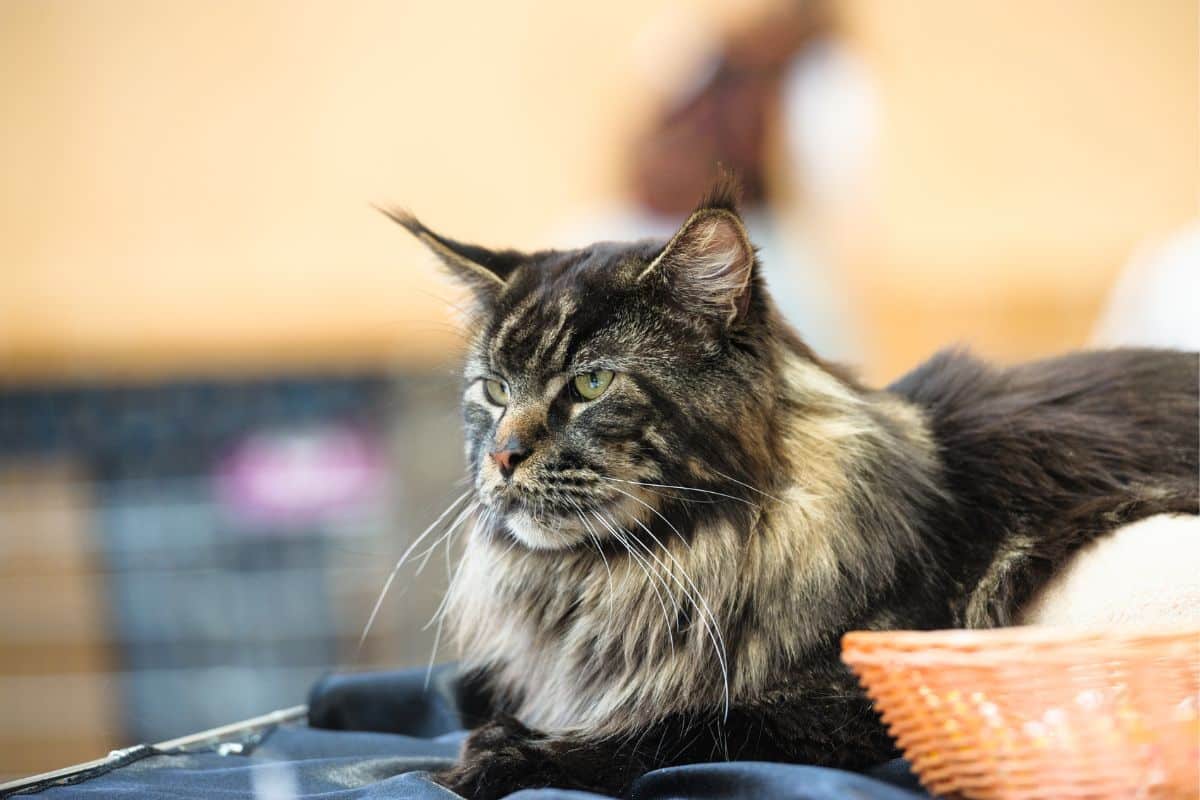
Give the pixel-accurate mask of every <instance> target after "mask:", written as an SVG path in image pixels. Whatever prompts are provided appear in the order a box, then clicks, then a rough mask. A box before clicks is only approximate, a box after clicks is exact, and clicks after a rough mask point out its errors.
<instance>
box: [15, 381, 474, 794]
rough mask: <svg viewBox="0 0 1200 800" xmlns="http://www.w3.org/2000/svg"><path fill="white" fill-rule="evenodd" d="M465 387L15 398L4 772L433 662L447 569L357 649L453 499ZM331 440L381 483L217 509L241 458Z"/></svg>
mask: <svg viewBox="0 0 1200 800" xmlns="http://www.w3.org/2000/svg"><path fill="white" fill-rule="evenodd" d="M455 393H456V392H455V389H454V381H453V380H452V379H447V378H445V377H441V376H432V377H431V376H428V375H416V376H408V377H405V378H401V379H396V378H395V377H393V376H389V375H386V374H383V373H378V374H355V375H326V376H322V375H315V376H303V377H284V378H263V379H240V380H233V381H222V380H195V381H178V382H164V383H157V384H145V385H128V384H123V385H112V386H105V385H87V386H73V387H71V386H48V387H31V386H24V387H6V388H3V389H0V709H3V710H2V711H0V754H5V755H0V775H5V774H8V775H12V774H21V773H27V772H31V771H35V770H37V769H43V768H49V767H54V766H61V765H62V764H63V763H66V762H67V761H72V760H82V759H83V758H90V757H93V756H95V755H97V752H95V751H96V750H97V749H98V748H101V747H109V746H113V747H115V746H122V745H125V744H128V743H131V742H136V741H154V740H158V739H163V738H168V737H172V736H176V735H180V734H183V733H187V732H191V731H195V730H199V729H202V728H206V727H211V726H214V725H218V724H223V723H226V722H229V721H231V720H235V719H239V718H244V717H247V716H250V715H253V714H257V713H261V712H264V711H268V710H271V709H274V708H280V707H284V706H290V705H294V704H296V703H299V702H303V700H304V698H305V694H306V692H307V689H308V687H309V686H310V685H311V683H312V681H313V680H314V679H316V678H317V677H319V676H320V675H321V674H323V673H324V672H326V671H328V670H330V669H332V668H337V667H339V666H347V665H353V664H355V663H357V664H359V665H363V666H367V665H381V664H392V663H405V662H407V663H419V662H423V661H424V660H425V659H426V658H427V657H428V652H429V651H428V646H427V642H426V640H427V638H428V637H427V635H426V634H425V633H424V632H422V631H421V626H422V625H423V624H424V622H425V621H426V620H427V619H428V616H429V614H430V613H431V610H432V608H433V606H435V605H436V599H437V594H438V591H437V583H438V581H440V580H443V578H442V577H441V576H440V575H438V574H437V573H438V572H439V570H430V571H429V572H428V573H427V574H426V575H425V576H423V577H422V578H421V579H420V581H419V582H417V584H416V585H417V586H418V589H417V590H416V591H412V592H410V593H409V594H408V596H407V598H406V599H405V600H404V601H402V603H398V604H394V605H391V606H389V607H388V609H387V610H386V612H385V614H383V615H381V619H380V623H379V626H378V631H377V633H376V634H374V635H373V636H372V639H371V640H370V642H369V644H368V647H367V648H366V649H365V651H364V653H362V654H361V655H360V656H359V657H357V658H356V652H355V648H356V644H357V637H358V634H359V631H360V626H361V625H362V623H363V622H364V621H365V619H366V615H367V612H368V611H369V608H370V604H371V603H372V602H373V600H374V594H375V592H376V591H377V590H378V588H379V586H380V585H381V584H382V581H383V577H384V576H385V575H386V572H387V571H388V568H389V567H390V564H391V561H392V560H393V559H394V558H395V556H396V555H397V554H398V551H399V550H400V549H402V546H403V545H404V544H405V542H406V541H407V539H408V537H410V536H411V535H412V534H413V532H414V528H413V526H416V525H420V527H417V528H415V530H420V529H421V528H422V527H424V524H423V523H425V522H426V521H427V520H428V519H432V517H433V516H436V513H435V512H436V511H437V510H438V506H437V501H440V500H441V498H442V497H443V496H446V497H448V496H450V495H449V492H450V490H451V489H452V488H453V487H452V485H451V484H452V479H453V477H454V476H455V475H456V473H457V472H458V471H459V470H460V467H459V464H460V458H461V456H460V455H459V450H460V448H459V447H458V446H457V444H452V443H453V442H454V437H455V436H456V431H457V422H456V417H457V412H456V409H455V402H454V395H455ZM330 429H336V430H342V431H346V430H349V431H352V432H354V434H355V435H357V436H360V437H361V438H362V440H363V441H365V442H368V443H370V444H371V445H372V446H374V447H376V448H378V450H379V452H380V453H383V454H384V456H385V461H384V462H383V464H382V467H383V472H385V473H386V474H385V476H384V478H385V479H384V481H383V482H382V485H381V487H380V489H379V491H377V492H375V493H373V494H371V495H370V496H367V497H362V498H358V499H357V500H356V501H355V503H354V504H353V505H351V506H350V507H345V508H339V509H337V510H336V513H330V514H325V515H317V516H315V517H314V516H312V515H309V516H307V517H302V518H286V517H285V518H270V517H268V518H265V519H253V518H250V519H248V518H245V517H244V516H243V515H239V514H238V513H236V509H234V510H232V511H231V509H230V507H229V502H228V500H227V499H222V498H221V497H220V496H219V488H218V486H219V481H218V479H217V477H218V476H217V475H216V473H217V471H218V470H219V469H221V468H222V467H221V465H222V463H223V462H227V460H228V457H229V455H230V453H231V452H232V451H235V450H236V448H237V447H238V446H239V445H241V444H244V443H245V442H246V441H248V440H250V439H252V438H253V437H255V436H260V435H264V434H265V435H284V436H291V437H293V438H294V439H297V440H299V441H304V437H305V436H307V435H310V434H313V433H314V432H315V433H316V434H317V435H319V434H320V433H321V432H322V431H328V430H330ZM397 451H399V452H400V453H402V454H407V456H408V457H400V458H396V453H397ZM416 451H421V454H420V457H419V458H418V459H416V460H414V459H413V458H412V457H411V455H412V454H413V453H414V452H416ZM407 588H408V589H411V588H412V586H411V585H410V586H409V587H407ZM398 597H399V595H397V597H396V599H398ZM6 706H7V708H6Z"/></svg>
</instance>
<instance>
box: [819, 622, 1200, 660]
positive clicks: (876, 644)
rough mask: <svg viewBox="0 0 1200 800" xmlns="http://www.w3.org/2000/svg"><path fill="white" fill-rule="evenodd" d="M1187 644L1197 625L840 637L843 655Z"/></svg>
mask: <svg viewBox="0 0 1200 800" xmlns="http://www.w3.org/2000/svg"><path fill="white" fill-rule="evenodd" d="M1189 642H1190V643H1191V644H1194V645H1195V646H1197V647H1200V626H1191V625H1189V626H1175V627H1158V628H1151V629H1142V628H1109V629H1086V628H1080V629H1076V628H1055V627H1050V626H1040V625H1026V626H1019V627H1011V628H987V629H973V630H964V629H943V630H930V631H918V630H894V631H850V632H848V633H846V634H844V635H843V636H842V642H841V645H842V652H843V654H845V653H848V652H851V651H853V652H864V651H866V652H871V651H876V652H877V651H881V650H903V651H927V652H928V651H945V652H951V653H953V652H960V651H961V652H985V651H986V652H990V653H997V652H1002V651H1003V649H1005V648H1014V649H1019V650H1021V651H1025V649H1026V648H1029V647H1036V648H1037V649H1038V651H1039V652H1042V653H1047V652H1052V651H1053V650H1055V649H1057V648H1062V649H1064V650H1065V649H1069V650H1072V651H1075V650H1077V649H1078V648H1079V647H1080V646H1085V647H1089V648H1091V649H1094V650H1098V651H1099V650H1103V649H1105V648H1108V647H1118V648H1126V647H1129V646H1131V645H1142V646H1171V645H1183V644H1187V643H1189Z"/></svg>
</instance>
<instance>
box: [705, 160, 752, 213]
mask: <svg viewBox="0 0 1200 800" xmlns="http://www.w3.org/2000/svg"><path fill="white" fill-rule="evenodd" d="M741 200H742V183H741V181H739V180H738V177H737V175H736V174H735V173H734V172H732V171H731V170H728V169H725V168H724V167H722V168H721V169H720V170H719V171H718V172H717V177H716V178H715V179H714V180H713V185H712V186H710V187H709V189H708V191H707V192H706V193H705V194H704V197H703V199H701V200H700V205H698V206H696V210H697V211H703V210H704V209H706V208H709V209H720V210H722V211H728V212H729V213H731V214H738V205H739V204H740V203H741Z"/></svg>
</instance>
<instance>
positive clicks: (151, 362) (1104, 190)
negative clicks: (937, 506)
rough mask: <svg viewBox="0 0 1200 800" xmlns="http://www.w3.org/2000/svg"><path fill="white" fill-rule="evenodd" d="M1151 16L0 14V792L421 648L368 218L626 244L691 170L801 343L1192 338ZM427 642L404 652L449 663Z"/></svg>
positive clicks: (531, 5)
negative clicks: (403, 559)
mask: <svg viewBox="0 0 1200 800" xmlns="http://www.w3.org/2000/svg"><path fill="white" fill-rule="evenodd" d="M1197 26H1198V18H1197V4H1196V3H1195V2H1194V0H1153V1H1152V2H1144V3H1133V2H1128V0H1056V2H1053V3H1044V2H1038V0H1014V1H1013V2H1005V3H996V2H983V1H982V0H980V1H979V2H975V1H972V2H963V0H916V1H915V2H910V3H894V2H885V0H842V1H841V2H836V1H835V2H828V3H818V2H807V3H799V2H791V3H788V2H780V1H778V0H772V1H771V2H765V1H763V0H755V1H754V2H736V3H734V2H717V0H609V2H606V3H602V4H587V5H583V4H575V3H554V2H547V1H542V0H509V2H505V3H415V2H406V1H401V0H395V1H392V2H382V1H379V2H374V1H372V2H364V1H361V0H360V1H357V2H353V3H337V2H332V0H326V1H325V2H292V1H291V0H253V1H251V2H236V3H235V2H218V3H210V2H200V0H170V1H169V2H137V1H135V0H103V2H101V0H74V1H73V2H69V1H68V0H49V1H48V2H47V1H45V0H5V2H3V3H0V97H3V98H4V104H3V112H2V113H3V116H2V118H0V122H2V124H0V175H2V176H3V179H2V180H0V780H2V779H3V778H4V777H6V776H7V777H12V776H16V775H20V774H27V773H31V772H35V771H39V770H45V769H50V768H54V767H59V766H64V765H66V764H67V763H70V762H74V761H81V760H85V759H90V758H93V757H96V756H98V755H101V754H103V753H105V752H107V751H108V750H110V749H112V748H114V747H118V746H124V745H128V744H130V743H133V742H138V741H153V740H158V739H163V738H166V737H170V736H175V735H179V734H183V733H187V732H191V731H195V730H199V729H201V728H204V727H209V726H213V725H217V724H220V723H225V722H229V721H233V720H236V719H239V718H244V717H248V716H250V715H253V714H257V713H262V712H265V711H268V710H272V709H274V708H279V707H284V706H289V705H294V704H296V703H299V702H303V700H304V697H305V692H306V689H307V687H308V686H309V685H310V684H311V683H312V681H313V680H314V679H316V678H318V677H319V676H320V675H322V674H324V673H325V672H327V671H329V670H331V669H360V668H380V667H393V666H403V665H414V664H424V663H426V662H427V661H428V659H430V657H431V648H432V646H433V630H432V629H430V628H426V627H425V626H426V623H427V621H428V620H429V619H430V617H431V616H432V615H433V613H434V611H435V609H436V607H437V603H438V600H439V599H440V594H441V590H442V588H443V587H444V585H445V583H446V579H447V578H446V571H447V567H446V566H444V565H443V563H442V561H443V559H442V557H441V555H440V553H439V554H435V555H436V557H435V558H434V559H433V560H432V562H431V563H430V564H429V565H428V567H427V568H426V570H425V571H424V572H423V573H422V574H421V575H420V576H416V575H414V571H413V570H411V569H410V570H408V571H406V572H405V573H404V574H403V576H402V577H401V579H400V580H399V581H398V582H397V588H396V589H395V590H394V591H393V594H392V595H390V596H389V598H388V599H387V601H386V602H385V603H384V605H383V607H382V610H381V612H380V616H379V619H378V622H377V624H376V626H375V628H374V630H373V632H372V634H371V635H370V637H369V638H368V639H367V641H366V644H365V646H364V647H363V648H362V650H361V651H359V650H358V648H357V643H358V636H359V632H360V630H361V628H362V625H363V623H364V622H365V621H366V619H367V616H368V615H369V613H370V610H371V606H372V603H373V602H374V600H375V596H376V594H377V592H378V590H379V589H380V587H381V586H382V584H383V582H384V580H385V578H386V577H387V573H388V571H389V569H390V568H391V565H392V563H393V562H394V561H395V559H396V558H397V556H398V555H399V554H400V553H401V552H402V551H403V549H404V548H405V547H406V546H407V545H408V543H410V542H411V541H412V540H413V539H414V538H415V537H416V535H417V534H418V533H420V531H421V530H423V529H424V528H425V526H426V525H427V524H428V523H429V522H431V521H432V520H433V519H434V518H435V517H436V516H437V514H438V513H440V512H441V510H442V509H443V508H445V506H446V505H447V503H448V502H449V501H450V500H451V499H452V498H454V497H455V496H456V495H457V494H458V491H461V489H456V486H457V484H456V483H455V481H457V480H458V479H459V478H460V477H461V473H462V468H461V454H460V451H461V446H460V434H459V431H458V421H457V408H456V406H457V397H458V389H457V384H456V378H455V373H456V361H457V354H458V349H459V347H460V344H461V336H460V333H459V329H458V323H457V320H456V316H455V313H456V312H455V311H454V304H455V303H457V302H458V300H459V298H460V294H459V292H458V290H457V289H456V288H455V287H453V286H450V285H448V284H447V283H446V282H445V281H444V280H443V278H442V277H441V276H440V274H439V273H438V271H437V270H436V269H435V267H434V266H433V264H432V261H431V259H430V258H429V257H428V256H427V255H426V254H425V253H424V252H422V251H421V249H420V248H419V247H418V246H417V245H415V244H414V243H413V242H412V241H410V239H409V238H408V237H407V235H406V234H404V233H403V231H401V230H400V229H398V228H396V227H395V226H394V225H391V224H390V223H388V222H387V221H386V220H385V219H384V218H383V217H382V216H381V215H380V214H378V213H376V212H375V211H374V210H372V209H371V207H370V204H372V203H396V204H402V205H405V206H407V207H409V208H411V209H413V210H414V211H415V212H417V213H419V214H420V215H421V216H422V218H423V219H424V220H425V221H426V222H427V223H429V224H430V225H431V226H433V227H434V228H435V229H438V230H440V231H442V232H444V233H447V234H449V235H452V236H455V237H459V238H463V239H466V240H472V241H477V242H480V243H482V244H487V245H495V246H514V247H527V248H537V247H544V246H547V245H550V244H558V245H568V244H572V243H576V244H578V243H582V242H585V241H587V240H591V239H596V238H625V237H628V238H640V237H642V236H645V235H651V234H655V233H665V232H669V231H670V230H671V228H672V226H673V225H677V224H678V223H679V221H680V220H681V219H682V217H683V215H684V214H685V213H686V212H687V210H688V209H689V208H690V207H691V206H692V205H693V204H694V203H695V201H696V199H697V197H698V196H699V194H700V193H701V192H702V191H703V189H704V187H705V186H706V185H707V183H708V181H709V180H710V179H711V177H712V175H713V174H714V172H715V170H716V164H717V163H721V164H724V165H726V166H728V167H731V168H733V169H735V170H737V171H738V172H739V173H740V174H741V175H742V178H743V181H744V183H745V185H746V207H747V217H748V219H749V224H750V228H751V232H752V234H753V236H754V237H755V239H756V241H757V242H758V243H759V244H760V245H761V246H762V255H763V261H764V265H765V270H766V274H767V278H768V282H769V284H770V285H771V287H772V288H773V289H774V291H775V293H776V295H777V297H778V300H779V302H780V305H781V306H782V307H783V309H784V310H785V312H786V313H787V314H788V315H789V317H791V319H792V320H793V321H794V322H795V324H796V325H797V326H798V327H799V328H800V330H801V332H802V333H803V335H804V336H805V337H806V338H807V339H808V340H809V341H810V343H811V344H813V345H814V347H816V348H817V349H818V351H820V352H822V353H824V354H825V355H828V356H830V357H833V358H836V359H840V360H844V361H847V362H849V363H852V364H855V365H857V367H858V368H859V369H860V371H861V372H862V374H863V375H864V377H865V378H866V379H868V380H869V381H872V382H876V383H880V384H883V383H886V382H889V381H890V380H892V379H894V378H895V377H897V376H898V375H900V374H901V373H903V372H904V371H905V370H907V369H909V368H911V367H912V366H914V365H915V364H916V363H917V362H918V361H919V360H921V359H922V358H923V357H925V356H927V355H929V354H930V353H931V352H932V351H933V350H935V349H937V348H939V347H941V346H945V345H948V344H955V343H957V344H965V345H969V346H971V347H974V348H975V349H977V350H978V351H980V352H981V353H983V354H984V355H986V356H988V357H991V358H995V359H998V360H1001V361H1012V360H1017V359H1022V358H1029V357H1035V356H1039V355H1043V354H1049V353H1053V352H1056V351H1061V350H1065V349H1069V348H1073V347H1080V346H1084V345H1087V344H1089V343H1120V342H1147V343H1157V344H1173V345H1177V346H1180V345H1190V346H1191V347H1193V348H1194V347H1197V346H1200V341H1198V338H1200V337H1198V335H1197V322H1196V319H1197V317H1198V315H1197V313H1196V312H1197V307H1198V306H1200V257H1198V256H1197V253H1198V251H1200V234H1198V233H1197V228H1196V222H1195V221H1196V217H1197V191H1198V186H1200V133H1198V119H1200V117H1198V78H1197V76H1198V72H1200V63H1198V55H1197ZM450 656H451V654H450V653H448V652H441V653H439V654H437V655H436V656H435V657H436V658H437V659H439V660H441V659H445V658H449V657H450Z"/></svg>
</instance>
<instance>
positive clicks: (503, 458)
mask: <svg viewBox="0 0 1200 800" xmlns="http://www.w3.org/2000/svg"><path fill="white" fill-rule="evenodd" d="M530 452H531V451H530V449H529V448H528V447H525V446H524V445H522V444H521V443H520V442H519V441H517V437H515V436H510V437H509V439H508V441H507V442H505V443H504V445H503V446H501V447H498V448H496V449H495V450H493V451H492V452H490V453H488V455H490V456H491V457H492V461H495V462H496V466H497V467H499V468H500V474H501V475H503V476H504V477H505V478H510V477H512V474H513V470H515V469H516V468H517V464H520V463H521V462H522V461H524V460H525V459H526V458H527V457H528V456H529V453H530Z"/></svg>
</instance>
